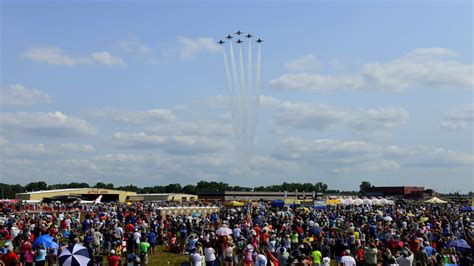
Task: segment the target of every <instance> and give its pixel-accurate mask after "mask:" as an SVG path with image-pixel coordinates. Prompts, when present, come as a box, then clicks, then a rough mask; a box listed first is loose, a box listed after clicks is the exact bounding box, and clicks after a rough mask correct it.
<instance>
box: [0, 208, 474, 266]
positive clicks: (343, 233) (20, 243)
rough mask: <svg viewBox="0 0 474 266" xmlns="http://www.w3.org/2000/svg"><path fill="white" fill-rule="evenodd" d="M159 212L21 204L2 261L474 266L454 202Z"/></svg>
mask: <svg viewBox="0 0 474 266" xmlns="http://www.w3.org/2000/svg"><path fill="white" fill-rule="evenodd" d="M163 205H166V206H170V203H153V202H136V203H133V204H121V203H106V204H101V205H91V204H78V203H76V204H55V203H51V204H40V203H38V204H26V203H17V204H16V206H15V211H14V212H12V213H10V214H8V215H6V216H4V217H3V218H2V219H0V233H1V236H2V238H3V241H5V242H4V245H3V247H2V250H1V252H0V254H1V256H2V257H1V260H0V261H1V263H3V265H8V266H10V265H61V262H62V260H61V257H62V256H64V254H65V250H66V249H68V247H72V246H74V245H81V246H83V247H85V248H86V249H87V253H88V256H87V257H88V258H89V261H88V263H87V265H111V266H116V265H117V266H118V265H127V266H131V265H167V263H166V262H164V261H159V260H158V261H159V262H153V263H149V258H150V256H157V257H159V256H160V254H159V253H158V252H157V251H155V247H156V246H158V245H162V246H165V247H166V250H167V251H166V252H174V253H179V254H186V255H188V254H189V264H190V265H196V266H199V265H206V266H214V265H226V266H227V265H228V266H234V265H246V266H247V265H258V266H264V265H344V266H352V265H397V264H398V265H402V266H405V265H406V266H411V265H423V266H425V265H447V264H453V265H455V264H457V265H473V262H472V249H471V248H470V245H472V243H473V239H474V231H473V222H474V221H471V219H472V217H471V215H472V214H471V213H470V212H460V211H459V207H460V206H459V205H457V204H454V203H449V204H443V205H432V204H425V203H417V202H402V203H397V204H395V205H386V206H370V205H361V206H344V205H338V206H328V207H327V208H326V209H321V210H313V209H309V208H303V207H297V206H284V207H280V208H272V207H271V206H270V205H269V204H267V203H258V204H251V203H249V204H247V205H245V206H243V207H238V208H226V207H224V206H220V207H221V208H220V211H219V212H213V213H210V214H207V215H205V216H204V215H202V214H199V213H195V214H192V215H163V216H162V215H160V212H159V211H158V208H159V207H160V206H163ZM173 205H175V206H176V203H173ZM49 239H50V241H49ZM39 240H41V241H39ZM154 252H155V253H157V254H155V255H152V254H154Z"/></svg>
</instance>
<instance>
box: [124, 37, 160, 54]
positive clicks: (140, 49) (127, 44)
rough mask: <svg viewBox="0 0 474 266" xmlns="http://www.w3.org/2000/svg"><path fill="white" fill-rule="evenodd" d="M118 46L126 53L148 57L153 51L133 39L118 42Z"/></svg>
mask: <svg viewBox="0 0 474 266" xmlns="http://www.w3.org/2000/svg"><path fill="white" fill-rule="evenodd" d="M118 45H119V46H120V48H122V49H123V50H125V51H127V52H130V53H136V54H140V55H148V54H151V53H152V51H153V50H152V49H151V48H150V47H148V46H146V45H144V44H142V43H140V42H139V41H138V40H135V39H130V40H123V41H120V42H119V43H118Z"/></svg>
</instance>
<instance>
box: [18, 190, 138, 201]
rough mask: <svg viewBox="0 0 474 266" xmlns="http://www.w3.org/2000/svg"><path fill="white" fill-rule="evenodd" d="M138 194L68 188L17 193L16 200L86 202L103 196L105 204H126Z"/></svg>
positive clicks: (121, 191)
mask: <svg viewBox="0 0 474 266" xmlns="http://www.w3.org/2000/svg"><path fill="white" fill-rule="evenodd" d="M136 194H137V193H136V192H131V191H123V190H114V189H104V188H67V189H55V190H40V191H33V192H25V193H16V195H15V198H16V199H19V200H43V199H44V198H54V197H60V196H68V197H78V198H81V199H85V200H95V199H96V198H97V197H99V196H100V195H102V201H103V202H110V201H119V202H125V201H126V200H127V197H128V196H132V195H136Z"/></svg>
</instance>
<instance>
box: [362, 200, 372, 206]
mask: <svg viewBox="0 0 474 266" xmlns="http://www.w3.org/2000/svg"><path fill="white" fill-rule="evenodd" d="M362 204H364V205H372V201H371V200H370V199H363V200H362Z"/></svg>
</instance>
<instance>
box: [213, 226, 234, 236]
mask: <svg viewBox="0 0 474 266" xmlns="http://www.w3.org/2000/svg"><path fill="white" fill-rule="evenodd" d="M216 234H217V235H219V236H228V235H230V234H232V230H230V229H229V228H228V227H225V226H223V227H220V228H219V229H217V230H216Z"/></svg>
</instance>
